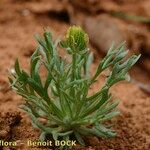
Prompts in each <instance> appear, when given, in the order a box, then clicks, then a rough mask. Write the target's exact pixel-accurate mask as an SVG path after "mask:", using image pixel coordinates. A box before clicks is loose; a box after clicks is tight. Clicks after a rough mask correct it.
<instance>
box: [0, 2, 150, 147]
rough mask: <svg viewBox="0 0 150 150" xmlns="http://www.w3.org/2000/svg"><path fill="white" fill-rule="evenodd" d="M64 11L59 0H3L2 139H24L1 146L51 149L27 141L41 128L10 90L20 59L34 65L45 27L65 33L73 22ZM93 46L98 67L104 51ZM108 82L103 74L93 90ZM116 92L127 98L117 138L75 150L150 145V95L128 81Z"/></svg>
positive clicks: (93, 140) (138, 73)
mask: <svg viewBox="0 0 150 150" xmlns="http://www.w3.org/2000/svg"><path fill="white" fill-rule="evenodd" d="M120 2H121V0H120ZM122 2H123V1H122ZM60 10H61V11H62V10H64V6H62V5H61V3H59V2H57V1H56V0H51V1H48V0H37V1H36V0H32V1H30V0H26V1H25V0H22V1H20V0H9V1H8V0H1V1H0V140H6V141H18V143H20V146H18V147H15V148H12V147H0V150H1V149H2V150H6V149H7V150H30V149H33V150H40V149H43V150H46V149H50V148H37V147H35V148H30V147H27V145H26V144H25V143H26V140H27V139H32V140H37V139H38V137H39V131H38V130H35V129H34V128H33V127H32V125H31V123H30V118H29V117H28V116H27V115H26V114H25V113H24V112H23V111H22V110H20V109H19V108H18V106H19V105H20V104H22V103H23V102H24V101H23V100H22V98H21V97H20V96H18V95H16V94H15V93H14V92H13V91H12V90H11V89H10V87H9V83H8V79H7V76H8V70H9V69H11V68H12V67H13V65H14V61H15V59H16V58H19V60H20V62H21V64H22V66H23V67H24V68H26V69H28V63H29V58H30V56H31V54H32V53H33V52H34V49H35V45H36V42H35V40H34V38H33V35H35V34H36V33H42V32H43V27H47V26H49V27H50V29H51V30H52V32H53V35H54V38H55V37H56V36H58V35H62V36H63V35H64V33H65V31H66V30H67V28H68V27H69V25H70V19H69V15H68V14H67V13H66V12H65V11H62V12H61V14H60V13H58V12H59V11H60ZM55 11H56V12H55ZM92 50H93V51H94V53H95V54H96V55H97V57H95V61H94V64H93V68H94V66H96V64H97V61H98V59H99V58H100V54H98V52H96V49H95V48H92ZM131 74H132V77H133V78H136V79H138V80H141V81H142V82H143V83H147V84H148V83H150V79H149V74H147V72H146V71H145V70H142V69H141V68H140V67H139V66H136V67H135V68H133V70H132V72H131ZM103 81H104V77H101V79H100V80H98V83H97V84H96V85H95V86H94V87H93V89H92V90H93V91H94V90H95V89H96V88H97V87H98V86H99V85H101V84H102V83H103ZM112 93H113V95H114V97H116V98H117V99H121V100H120V105H119V110H120V112H121V115H120V116H119V117H117V118H115V119H113V120H112V121H111V122H112V124H114V127H113V128H114V129H115V130H116V132H117V136H116V137H115V138H114V139H101V138H97V137H87V138H86V141H87V146H86V147H85V148H84V147H81V146H76V147H74V149H75V150H81V149H83V150H149V149H150V96H149V94H148V93H145V92H144V91H143V90H141V89H140V87H139V86H138V85H137V83H126V82H123V83H119V84H117V85H116V86H114V87H113V88H112ZM51 149H54V148H51Z"/></svg>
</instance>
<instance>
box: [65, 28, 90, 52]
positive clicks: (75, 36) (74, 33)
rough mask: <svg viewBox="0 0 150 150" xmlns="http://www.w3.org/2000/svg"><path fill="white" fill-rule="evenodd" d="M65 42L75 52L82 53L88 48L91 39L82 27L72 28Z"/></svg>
mask: <svg viewBox="0 0 150 150" xmlns="http://www.w3.org/2000/svg"><path fill="white" fill-rule="evenodd" d="M65 42H66V44H67V46H68V47H70V48H71V49H72V50H73V51H82V50H85V49H86V48H87V44H88V42H89V38H88V35H87V34H86V33H85V32H84V31H83V30H82V29H81V28H80V27H77V26H72V27H70V28H69V29H68V31H67V34H66V39H65Z"/></svg>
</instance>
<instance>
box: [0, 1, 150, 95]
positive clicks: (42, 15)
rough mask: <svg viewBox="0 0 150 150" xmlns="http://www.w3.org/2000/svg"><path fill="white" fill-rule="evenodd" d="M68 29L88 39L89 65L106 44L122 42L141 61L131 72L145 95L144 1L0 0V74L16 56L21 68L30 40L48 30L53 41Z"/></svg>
mask: <svg viewBox="0 0 150 150" xmlns="http://www.w3.org/2000/svg"><path fill="white" fill-rule="evenodd" d="M70 25H80V26H81V27H82V28H83V29H84V30H85V31H86V32H87V33H88V34H89V37H90V46H91V50H93V52H94V54H95V61H96V60H97V59H99V58H100V57H103V56H104V55H105V54H106V52H107V50H108V48H109V47H110V46H111V44H112V42H115V44H116V45H118V44H119V43H121V42H123V41H126V43H127V49H129V50H130V52H131V53H137V54H139V53H141V54H142V57H141V59H140V61H139V62H138V64H137V66H136V67H134V69H133V70H132V72H131V75H132V74H134V75H133V76H134V79H133V82H136V83H137V85H138V86H140V87H141V88H142V89H144V91H146V92H148V93H150V88H149V85H150V78H149V75H150V0H138V1H137V0H9V1H8V0H0V72H1V78H5V75H6V72H7V71H6V70H7V69H8V68H9V67H10V66H11V65H12V64H13V62H14V59H15V58H16V57H21V61H22V62H23V65H25V66H26V64H27V63H26V61H27V60H28V58H29V57H30V56H31V54H32V53H33V51H34V49H35V41H34V39H33V35H35V34H36V33H42V32H43V28H44V27H49V28H50V29H51V31H52V32H53V35H54V37H56V36H58V35H62V36H63V35H64V32H65V31H66V30H67V28H68V27H69V26H70Z"/></svg>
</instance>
